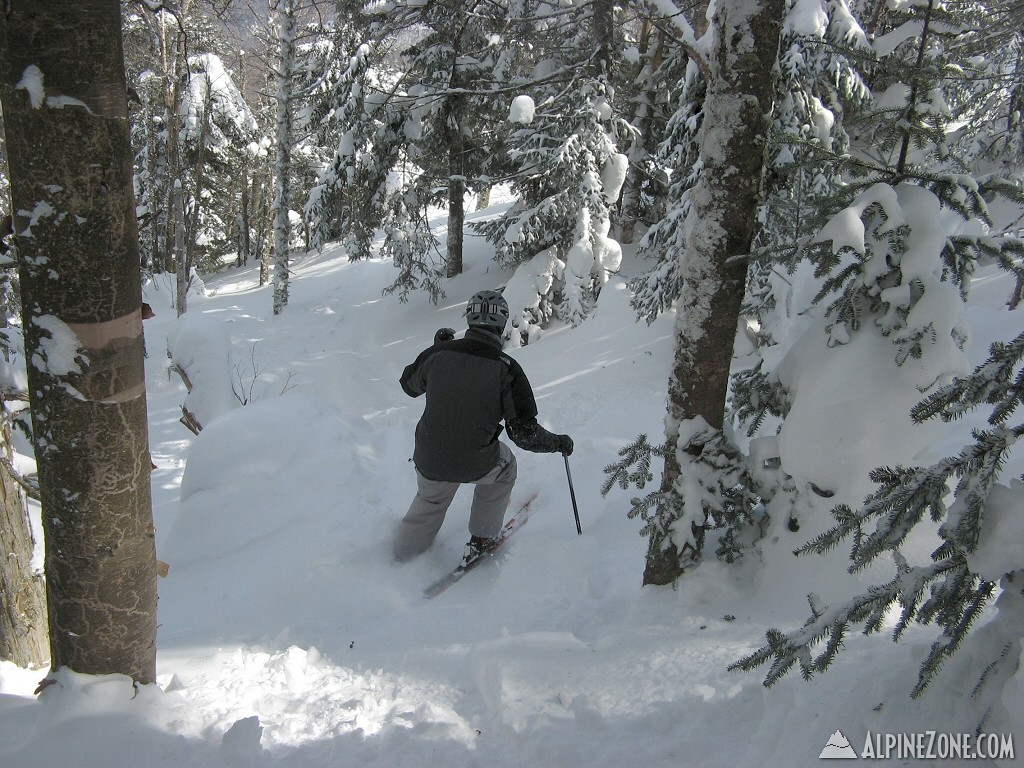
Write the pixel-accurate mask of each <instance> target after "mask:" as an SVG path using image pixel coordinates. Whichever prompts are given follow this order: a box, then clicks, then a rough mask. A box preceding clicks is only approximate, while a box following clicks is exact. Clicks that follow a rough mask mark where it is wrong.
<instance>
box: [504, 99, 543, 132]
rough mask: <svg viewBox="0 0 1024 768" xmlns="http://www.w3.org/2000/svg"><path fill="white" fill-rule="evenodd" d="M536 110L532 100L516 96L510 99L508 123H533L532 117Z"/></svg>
mask: <svg viewBox="0 0 1024 768" xmlns="http://www.w3.org/2000/svg"><path fill="white" fill-rule="evenodd" d="M536 109H537V107H536V105H535V104H534V103H533V99H531V98H530V97H529V96H525V95H523V96H516V97H515V98H514V99H512V106H510V107H509V112H508V119H509V122H510V123H522V124H523V125H529V124H530V123H532V122H533V115H534V113H535V112H536Z"/></svg>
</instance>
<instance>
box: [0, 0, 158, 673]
mask: <svg viewBox="0 0 1024 768" xmlns="http://www.w3.org/2000/svg"><path fill="white" fill-rule="evenodd" d="M5 14H6V15H5V17H4V21H3V24H0V101H2V105H3V114H4V127H5V137H6V142H7V152H8V159H9V167H10V177H11V197H12V202H13V206H12V207H13V210H14V211H16V212H17V213H16V214H15V220H14V230H15V243H16V245H17V248H18V266H19V270H20V276H21V294H22V307H23V319H24V329H25V353H26V354H25V357H26V360H27V361H28V382H29V399H30V402H31V409H32V427H33V442H34V448H35V453H36V462H37V466H38V469H39V486H40V497H41V501H42V507H43V535H44V538H45V550H46V560H45V572H46V592H47V603H48V613H49V628H50V656H51V664H52V667H53V668H54V669H57V668H59V667H63V666H67V667H70V668H71V669H74V670H76V671H78V672H83V673H87V674H106V673H122V674H126V675H129V676H131V677H132V678H134V679H135V680H136V681H138V682H140V683H150V682H153V680H154V678H155V676H156V626H157V625H156V556H155V551H154V543H153V522H152V503H151V498H150V456H149V438H148V428H147V413H146V388H145V377H144V368H143V338H142V297H141V291H140V274H139V258H138V254H139V251H138V233H137V230H136V223H135V201H134V195H133V190H132V155H131V147H130V145H129V139H128V130H129V126H128V104H127V96H126V87H125V75H124V55H123V49H122V42H121V13H120V3H119V2H118V0H47V2H45V3H24V2H18V3H10V4H8V6H7V7H6V10H5Z"/></svg>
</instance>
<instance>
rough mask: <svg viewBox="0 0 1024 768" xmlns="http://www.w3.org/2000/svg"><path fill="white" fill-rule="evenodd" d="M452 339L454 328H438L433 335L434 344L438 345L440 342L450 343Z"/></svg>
mask: <svg viewBox="0 0 1024 768" xmlns="http://www.w3.org/2000/svg"><path fill="white" fill-rule="evenodd" d="M454 338H455V329H454V328H438V330H437V333H435V334H434V343H435V344H440V343H441V342H442V341H451V340H452V339H454Z"/></svg>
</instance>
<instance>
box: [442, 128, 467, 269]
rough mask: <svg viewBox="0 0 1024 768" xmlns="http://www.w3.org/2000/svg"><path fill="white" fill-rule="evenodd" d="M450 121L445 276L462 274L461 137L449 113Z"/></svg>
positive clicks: (463, 202) (463, 183) (463, 203)
mask: <svg viewBox="0 0 1024 768" xmlns="http://www.w3.org/2000/svg"><path fill="white" fill-rule="evenodd" d="M453 121H454V123H455V124H454V125H453V126H451V128H450V130H449V140H448V153H449V154H448V243H447V254H446V270H445V276H446V277H455V276H456V275H461V274H462V244H463V237H464V230H465V227H466V176H465V168H464V161H465V154H464V152H465V146H464V145H465V141H464V137H463V135H462V128H461V126H460V125H459V121H458V119H457V118H455V116H454V115H453Z"/></svg>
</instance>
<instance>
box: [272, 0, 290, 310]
mask: <svg viewBox="0 0 1024 768" xmlns="http://www.w3.org/2000/svg"><path fill="white" fill-rule="evenodd" d="M278 25H279V29H278V36H279V46H280V47H279V58H278V63H277V66H278V70H277V134H276V136H277V141H276V152H277V154H276V157H275V160H274V175H275V185H276V195H275V198H274V314H275V315H279V314H281V312H282V311H283V310H284V308H285V307H286V306H287V305H288V282H289V268H290V267H289V263H288V251H289V247H290V241H291V219H290V214H291V201H292V190H291V172H292V160H291V151H292V138H293V137H292V103H291V90H292V74H293V70H294V68H295V4H294V0H280V7H279V9H278Z"/></svg>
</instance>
